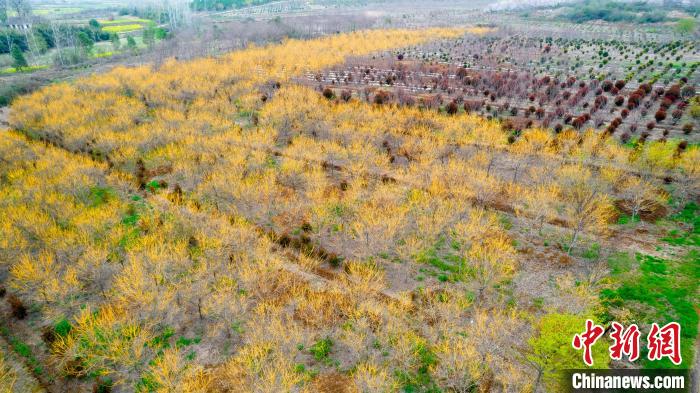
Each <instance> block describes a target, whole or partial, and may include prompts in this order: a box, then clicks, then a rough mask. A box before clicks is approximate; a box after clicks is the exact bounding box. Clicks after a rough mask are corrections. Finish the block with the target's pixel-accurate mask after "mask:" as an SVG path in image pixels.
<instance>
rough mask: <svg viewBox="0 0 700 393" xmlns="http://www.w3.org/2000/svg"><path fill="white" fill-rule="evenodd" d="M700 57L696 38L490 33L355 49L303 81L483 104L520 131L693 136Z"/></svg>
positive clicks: (465, 107) (363, 93)
mask: <svg viewBox="0 0 700 393" xmlns="http://www.w3.org/2000/svg"><path fill="white" fill-rule="evenodd" d="M574 54H575V55H574ZM582 59H586V60H582ZM699 60H700V57H699V56H698V48H696V44H695V43H694V42H691V41H686V42H681V41H674V42H670V43H667V44H659V43H654V42H648V43H641V44H635V43H628V42H621V41H604V40H583V39H579V40H571V39H552V38H542V39H537V38H524V37H518V36H514V37H505V38H501V37H499V36H485V37H467V38H460V39H457V40H450V41H439V42H436V43H431V44H429V45H424V46H422V47H414V48H408V49H407V50H405V51H401V52H400V53H398V52H396V53H392V54H389V53H385V54H382V55H379V56H374V57H373V58H371V59H369V58H364V59H351V60H350V61H349V62H347V63H346V64H345V65H343V66H340V67H335V68H332V69H328V70H325V71H324V72H321V73H317V72H310V73H307V75H306V77H305V79H301V80H300V82H301V83H305V84H307V85H310V86H314V87H319V88H320V89H324V88H329V89H331V90H332V91H331V92H330V93H329V94H337V95H341V94H342V91H343V90H347V91H346V95H347V93H348V92H349V93H350V94H352V93H354V94H355V95H356V96H358V97H361V98H363V99H366V100H368V101H370V102H397V103H400V104H404V105H419V106H421V107H424V108H428V109H440V110H444V111H447V112H449V113H456V112H458V111H467V112H476V113H479V114H481V115H483V116H489V117H493V118H499V119H502V120H504V127H506V128H509V129H511V130H514V136H515V137H517V133H518V132H519V131H520V130H523V129H525V128H528V127H531V126H542V127H550V128H553V129H555V130H557V131H561V130H562V129H564V128H567V127H571V128H575V129H578V130H580V129H585V128H590V127H593V128H598V129H600V128H606V130H607V132H609V133H611V134H616V135H617V136H618V137H619V138H620V139H621V140H622V141H623V142H629V141H635V142H639V141H641V142H643V141H645V140H647V139H668V138H678V139H684V140H687V141H689V142H695V141H697V140H698V137H697V135H698V132H697V130H698V119H699V118H698V114H699V113H700V112H698V111H700V109H699V108H700V107H698V99H697V96H696V94H697V93H696V86H697V83H698V78H700V73H699V72H698V71H697V68H698V66H699V65H700V61H699Z"/></svg>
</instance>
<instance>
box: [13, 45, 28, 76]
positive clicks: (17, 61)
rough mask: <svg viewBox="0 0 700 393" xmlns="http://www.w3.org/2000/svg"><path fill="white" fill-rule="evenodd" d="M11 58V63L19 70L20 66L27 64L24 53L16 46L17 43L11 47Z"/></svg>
mask: <svg viewBox="0 0 700 393" xmlns="http://www.w3.org/2000/svg"><path fill="white" fill-rule="evenodd" d="M12 60H13V65H14V66H15V68H16V69H17V70H19V71H21V70H22V68H24V67H27V66H28V65H29V64H27V59H26V58H25V57H24V54H23V53H22V49H20V48H19V46H17V45H14V46H13V47H12Z"/></svg>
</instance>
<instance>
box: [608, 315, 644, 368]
mask: <svg viewBox="0 0 700 393" xmlns="http://www.w3.org/2000/svg"><path fill="white" fill-rule="evenodd" d="M612 329H613V331H612V333H610V337H611V338H612V339H613V341H614V343H613V345H611V346H610V348H609V349H610V359H614V360H620V359H622V355H623V354H625V355H627V356H629V360H630V362H634V361H635V360H637V359H639V334H640V333H639V328H638V327H637V325H635V324H632V325H630V327H628V328H627V330H625V328H624V326H622V325H620V324H619V323H617V322H613V323H612Z"/></svg>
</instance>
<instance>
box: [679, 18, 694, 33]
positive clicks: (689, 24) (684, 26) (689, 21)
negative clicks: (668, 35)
mask: <svg viewBox="0 0 700 393" xmlns="http://www.w3.org/2000/svg"><path fill="white" fill-rule="evenodd" d="M696 25H697V22H696V21H695V18H685V19H681V20H679V21H678V23H676V31H677V32H678V33H680V34H692V33H693V32H694V31H695V26H696Z"/></svg>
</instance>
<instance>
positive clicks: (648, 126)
mask: <svg viewBox="0 0 700 393" xmlns="http://www.w3.org/2000/svg"><path fill="white" fill-rule="evenodd" d="M654 127H656V123H654V122H653V121H650V122H649V123H647V130H649V131H651V130H653V129H654Z"/></svg>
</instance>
